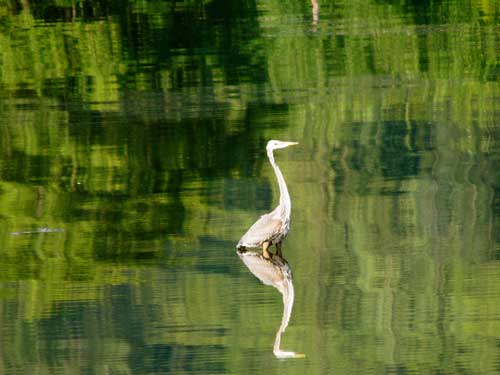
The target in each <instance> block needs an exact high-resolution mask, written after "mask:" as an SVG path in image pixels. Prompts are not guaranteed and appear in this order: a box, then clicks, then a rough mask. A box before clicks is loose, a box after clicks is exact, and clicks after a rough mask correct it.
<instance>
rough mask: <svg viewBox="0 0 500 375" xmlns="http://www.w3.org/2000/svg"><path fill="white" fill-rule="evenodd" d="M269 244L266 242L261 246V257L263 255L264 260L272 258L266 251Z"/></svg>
mask: <svg viewBox="0 0 500 375" xmlns="http://www.w3.org/2000/svg"><path fill="white" fill-rule="evenodd" d="M270 244H271V243H270V242H267V241H266V242H264V243H263V244H262V255H264V258H266V259H271V257H272V254H271V253H270V252H269V251H267V249H269V245H270Z"/></svg>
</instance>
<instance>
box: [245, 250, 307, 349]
mask: <svg viewBox="0 0 500 375" xmlns="http://www.w3.org/2000/svg"><path fill="white" fill-rule="evenodd" d="M238 255H239V257H240V259H241V260H242V261H243V263H244V264H245V266H247V267H248V269H249V270H250V272H252V273H253V274H254V275H255V277H257V278H258V279H259V280H260V281H262V283H264V284H266V285H270V286H273V287H275V288H276V289H278V290H279V292H280V293H281V294H282V295H283V317H282V318H281V325H280V327H279V329H278V332H276V338H275V339H274V348H273V353H274V355H275V356H276V357H277V358H304V357H305V355H304V354H302V353H297V352H292V351H286V350H281V348H280V345H281V334H282V333H283V332H285V329H286V327H287V326H288V322H289V321H290V316H291V315H292V307H293V300H294V296H295V293H294V289H293V282H292V269H291V268H290V266H289V264H288V262H287V261H286V260H285V259H283V258H282V257H281V255H279V254H275V255H274V256H273V257H272V259H269V258H266V257H265V256H264V255H263V254H260V253H256V252H253V251H246V250H245V249H238Z"/></svg>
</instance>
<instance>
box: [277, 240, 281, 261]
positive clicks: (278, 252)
mask: <svg viewBox="0 0 500 375" xmlns="http://www.w3.org/2000/svg"><path fill="white" fill-rule="evenodd" d="M276 255H277V256H279V257H280V258H283V255H282V254H281V241H280V242H276Z"/></svg>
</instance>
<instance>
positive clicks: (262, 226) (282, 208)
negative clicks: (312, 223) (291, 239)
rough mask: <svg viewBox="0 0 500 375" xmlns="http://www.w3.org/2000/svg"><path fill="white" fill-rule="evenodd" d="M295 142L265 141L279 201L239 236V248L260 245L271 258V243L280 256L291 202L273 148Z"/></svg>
mask: <svg viewBox="0 0 500 375" xmlns="http://www.w3.org/2000/svg"><path fill="white" fill-rule="evenodd" d="M296 144H297V142H283V141H274V140H272V141H269V142H267V146H266V150H267V157H268V158H269V162H270V163H271V165H272V166H273V168H274V173H275V174H276V178H277V179H278V184H279V187H280V203H279V205H278V207H276V208H275V209H274V210H273V211H272V212H270V213H268V214H265V215H262V216H261V217H260V219H259V220H257V221H256V222H255V223H254V225H252V226H251V227H250V229H249V230H248V231H247V232H246V233H245V234H244V235H243V237H241V239H240V241H239V242H238V245H237V246H236V247H237V248H238V249H239V250H240V249H241V250H245V248H247V247H250V248H254V247H261V246H262V255H263V256H264V257H265V258H267V259H271V257H272V254H271V253H269V251H268V248H269V246H271V245H275V246H276V254H277V255H279V256H281V241H282V240H283V238H285V236H286V235H287V234H288V231H289V230H290V213H291V210H292V203H291V202H290V195H289V194H288V189H287V188H286V184H285V179H284V178H283V175H282V174H281V171H280V169H279V167H278V165H277V164H276V162H275V161H274V155H273V150H276V149H279V148H285V147H288V146H292V145H296Z"/></svg>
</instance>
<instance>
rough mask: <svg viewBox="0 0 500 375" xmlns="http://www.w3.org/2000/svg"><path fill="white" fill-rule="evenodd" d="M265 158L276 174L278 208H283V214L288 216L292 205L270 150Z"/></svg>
mask: <svg viewBox="0 0 500 375" xmlns="http://www.w3.org/2000/svg"><path fill="white" fill-rule="evenodd" d="M267 157H268V158H269V161H270V162H271V165H272V166H273V168H274V173H275V174H276V178H277V179H278V184H279V187H280V206H281V207H283V209H284V210H285V213H286V214H287V215H290V212H291V210H292V203H291V201H290V195H289V194H288V189H287V187H286V183H285V179H284V178H283V174H282V173H281V171H280V169H279V167H278V165H277V164H276V162H275V161H274V155H273V151H272V150H270V151H268V152H267Z"/></svg>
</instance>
